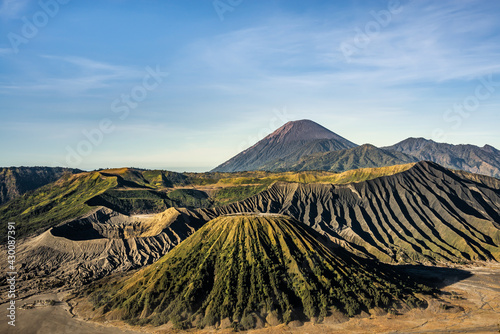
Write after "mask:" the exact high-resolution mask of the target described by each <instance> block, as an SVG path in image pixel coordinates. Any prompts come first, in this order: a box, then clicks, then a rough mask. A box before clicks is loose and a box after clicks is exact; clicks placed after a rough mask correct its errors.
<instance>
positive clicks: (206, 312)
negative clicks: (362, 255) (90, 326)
mask: <svg viewBox="0 0 500 334" xmlns="http://www.w3.org/2000/svg"><path fill="white" fill-rule="evenodd" d="M317 237H318V235H317V234H316V233H315V232H314V231H313V230H311V229H309V228H308V227H307V226H304V225H302V224H301V223H299V222H297V221H295V220H293V219H291V218H289V217H286V216H281V215H261V214H245V215H235V216H224V217H219V218H217V219H214V220H212V221H210V222H208V223H207V224H205V225H204V226H203V227H202V228H201V229H199V230H198V231H197V232H195V233H194V234H193V235H192V236H190V237H189V238H188V239H186V240H185V241H184V242H182V243H181V244H180V245H179V246H177V247H176V248H174V249H173V250H172V251H171V252H169V253H168V254H167V255H166V256H164V257H163V258H161V259H160V260H159V261H157V262H156V263H154V264H153V265H151V266H150V267H148V268H145V269H143V270H141V271H139V272H137V273H136V274H134V275H133V276H132V277H130V278H128V279H122V280H118V281H116V282H113V283H112V284H104V286H103V284H99V286H103V287H102V288H97V289H96V290H95V291H93V292H92V293H91V294H90V296H89V299H90V300H92V301H93V302H94V306H95V307H96V308H100V310H101V311H102V312H103V313H105V315H107V316H109V317H110V318H114V319H116V318H117V317H118V318H121V319H126V320H129V321H130V322H132V323H140V324H145V323H148V322H151V323H152V324H154V325H160V324H163V323H167V322H168V321H171V322H172V323H173V324H174V326H176V327H178V328H190V327H204V326H212V325H216V324H218V323H220V322H221V321H223V322H226V323H227V325H228V326H231V327H233V328H235V329H250V328H254V327H255V325H256V322H257V321H258V320H260V319H267V320H268V321H269V322H273V320H274V321H280V322H281V321H282V322H289V321H291V320H294V319H297V318H303V316H305V317H307V318H308V319H312V318H315V317H319V318H323V317H324V316H326V315H327V313H328V311H329V309H330V307H331V306H335V307H337V308H338V309H339V310H341V311H342V312H345V313H347V314H348V315H354V314H356V313H358V312H359V311H360V310H368V309H371V308H373V307H377V306H378V307H389V306H390V305H392V301H394V300H398V299H404V300H405V301H406V302H407V303H408V304H410V305H412V306H413V305H415V304H417V303H418V300H417V299H416V298H415V297H414V296H413V295H412V289H410V288H409V286H411V285H410V283H409V282H406V284H408V285H407V286H406V285H405V283H403V282H401V281H400V280H397V278H396V277H393V276H392V273H391V275H387V274H385V273H383V272H380V271H379V270H377V267H372V266H369V265H368V264H364V263H361V262H359V260H357V259H356V258H354V257H352V256H351V255H350V254H348V253H347V252H344V251H343V250H341V249H337V250H335V251H332V250H331V249H329V248H327V247H326V246H325V245H323V244H322V243H320V242H319V241H318V240H317V239H316V238H317ZM273 318H274V319H273ZM224 319H227V320H224ZM260 321H262V320H260Z"/></svg>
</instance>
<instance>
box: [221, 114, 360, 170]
mask: <svg viewBox="0 0 500 334" xmlns="http://www.w3.org/2000/svg"><path fill="white" fill-rule="evenodd" d="M355 146H356V144H354V143H351V142H350V141H348V140H347V139H345V138H342V137H341V136H339V135H337V134H335V133H333V132H331V131H330V130H328V129H326V128H324V127H322V126H321V125H319V124H317V123H315V122H313V121H310V120H300V121H293V122H288V123H286V124H285V125H283V126H282V127H281V128H279V129H277V130H276V131H274V132H273V133H271V134H270V135H268V136H267V137H265V138H264V139H262V140H261V141H259V142H258V143H256V144H255V145H253V146H252V147H250V148H248V149H246V150H245V151H243V152H241V153H239V154H238V155H236V156H234V157H233V158H231V159H229V160H228V161H226V162H225V163H223V164H221V165H220V166H218V167H216V168H214V169H213V170H212V171H213V172H236V171H246V170H259V169H260V170H265V168H264V167H265V166H266V165H268V164H270V163H273V162H274V161H278V160H280V161H285V162H295V161H297V160H298V159H300V157H302V156H303V155H304V154H312V153H316V152H324V151H329V150H339V149H346V148H351V147H355Z"/></svg>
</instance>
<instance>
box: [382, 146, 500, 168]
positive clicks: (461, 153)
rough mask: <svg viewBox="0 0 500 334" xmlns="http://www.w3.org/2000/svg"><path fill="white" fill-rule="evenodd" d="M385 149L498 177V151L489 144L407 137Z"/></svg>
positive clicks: (445, 165)
mask: <svg viewBox="0 0 500 334" xmlns="http://www.w3.org/2000/svg"><path fill="white" fill-rule="evenodd" d="M385 149H389V150H394V151H398V152H402V153H405V154H409V155H412V156H414V157H416V158H417V159H419V160H428V161H433V162H436V163H438V164H440V165H442V166H444V167H447V168H452V169H461V170H465V171H468V172H472V173H479V174H484V175H489V176H493V177H496V178H500V151H499V150H497V149H496V148H494V147H492V146H489V145H485V146H483V147H478V146H474V145H451V144H445V143H436V142H435V141H432V140H427V139H424V138H408V139H405V140H403V141H402V142H399V143H397V144H395V145H393V146H388V147H385Z"/></svg>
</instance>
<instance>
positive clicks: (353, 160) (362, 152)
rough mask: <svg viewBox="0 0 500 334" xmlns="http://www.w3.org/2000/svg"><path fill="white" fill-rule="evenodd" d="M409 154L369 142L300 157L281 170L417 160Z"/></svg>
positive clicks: (341, 169) (332, 168)
mask: <svg viewBox="0 0 500 334" xmlns="http://www.w3.org/2000/svg"><path fill="white" fill-rule="evenodd" d="M417 161H418V159H416V158H415V157H412V156H410V155H407V154H404V153H401V152H395V151H389V150H383V149H380V148H377V147H375V146H373V145H370V144H364V145H361V146H358V147H354V148H351V149H347V150H340V151H333V152H325V153H316V154H312V155H308V156H304V157H302V158H301V159H300V160H299V161H298V162H297V163H295V164H293V165H288V166H286V165H283V166H280V168H279V169H283V170H297V171H305V170H325V171H331V172H344V171H347V170H352V169H358V168H369V167H384V166H393V165H400V164H406V163H412V162H417Z"/></svg>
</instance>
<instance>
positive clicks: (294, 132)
mask: <svg viewBox="0 0 500 334" xmlns="http://www.w3.org/2000/svg"><path fill="white" fill-rule="evenodd" d="M265 139H268V140H273V139H274V140H277V141H283V140H284V141H286V142H292V141H298V140H318V139H343V140H345V139H344V138H342V137H340V136H339V135H337V134H336V133H334V132H332V131H330V130H328V129H327V128H325V127H323V126H321V125H319V124H318V123H316V122H313V121H311V120H309V119H302V120H297V121H290V122H287V123H286V124H284V125H283V126H282V127H280V128H279V129H277V130H276V131H274V132H273V133H271V134H270V135H268V136H267V137H266V138H264V140H265Z"/></svg>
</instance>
